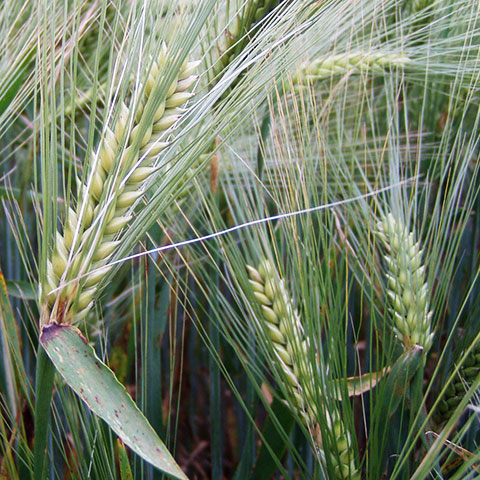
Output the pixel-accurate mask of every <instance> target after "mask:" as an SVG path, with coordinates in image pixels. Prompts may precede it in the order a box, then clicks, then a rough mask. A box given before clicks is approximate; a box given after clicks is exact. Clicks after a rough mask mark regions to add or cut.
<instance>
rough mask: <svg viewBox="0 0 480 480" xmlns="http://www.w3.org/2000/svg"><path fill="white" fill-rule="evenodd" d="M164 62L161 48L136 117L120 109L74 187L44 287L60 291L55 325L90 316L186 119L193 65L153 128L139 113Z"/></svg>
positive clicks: (54, 297) (53, 300)
mask: <svg viewBox="0 0 480 480" xmlns="http://www.w3.org/2000/svg"><path fill="white" fill-rule="evenodd" d="M167 57H168V52H167V48H166V45H165V44H164V45H163V46H162V49H161V53H160V55H159V58H158V59H157V61H155V62H154V63H153V65H152V68H151V72H150V75H149V77H148V79H147V81H146V83H145V89H144V92H145V93H144V97H143V98H142V99H141V101H140V102H138V107H135V110H133V108H134V107H133V101H132V108H130V107H128V106H127V105H126V104H122V105H121V106H120V112H119V114H118V117H117V119H116V122H115V125H114V126H113V128H111V129H109V128H106V130H105V132H104V136H103V140H102V142H101V144H100V145H99V147H98V149H97V151H96V152H95V154H94V155H95V157H94V160H93V162H92V169H91V170H90V172H89V174H88V175H87V176H86V178H87V182H86V183H83V182H81V181H80V180H77V185H78V203H77V205H76V207H70V208H68V210H67V215H66V219H65V222H64V229H63V232H61V233H60V232H57V235H56V242H55V247H54V250H53V253H52V257H51V259H50V261H49V262H48V266H47V279H48V285H45V286H44V288H43V291H44V292H45V293H47V294H48V292H51V290H53V289H59V290H57V292H55V294H50V295H48V304H49V306H50V308H52V309H53V308H55V309H56V312H54V313H53V315H54V317H53V318H55V321H57V322H58V323H61V322H67V323H70V322H72V321H78V320H80V319H82V318H84V317H85V316H86V315H87V314H88V312H89V310H90V309H91V307H92V305H93V301H94V299H95V297H96V295H97V287H98V284H99V282H100V281H101V280H102V279H103V278H104V277H105V275H106V274H107V273H108V271H109V266H108V262H109V259H110V258H111V257H112V255H113V254H114V253H115V251H116V249H117V247H118V245H119V243H120V238H121V233H122V230H123V229H124V228H125V226H126V225H128V222H129V221H130V219H131V217H132V215H131V213H132V210H133V208H134V206H135V203H136V202H137V201H138V200H139V199H140V198H141V196H142V195H143V193H144V190H145V184H146V182H147V181H148V180H149V178H150V176H151V175H152V174H153V173H154V172H155V171H156V170H157V168H156V167H155V166H153V164H154V162H155V159H156V157H157V155H158V154H159V153H161V151H162V149H163V148H165V147H166V146H167V145H168V143H167V141H166V140H167V135H168V134H169V133H170V131H171V129H172V127H173V125H174V124H175V122H177V121H178V119H179V118H180V116H181V115H182V112H183V111H182V110H181V109H180V107H181V106H182V105H184V104H185V102H187V101H188V100H189V99H190V98H191V96H192V95H193V94H192V93H190V92H188V91H187V90H188V88H190V87H191V86H192V85H193V84H194V83H195V81H196V79H197V76H196V75H194V74H193V72H194V70H195V68H196V67H197V66H198V62H184V64H183V65H182V67H181V68H180V70H179V72H178V76H177V78H176V79H175V80H174V81H173V82H172V84H171V85H170V88H169V89H168V92H167V95H166V98H165V100H164V101H163V102H162V103H161V104H160V105H159V106H158V107H157V108H156V112H155V114H154V118H153V123H150V124H147V123H148V122H147V121H145V118H144V115H145V112H144V107H143V106H144V105H146V104H147V102H148V101H149V98H150V95H151V94H152V91H153V89H154V88H155V86H156V85H157V84H158V83H159V82H161V81H162V71H163V70H164V67H165V65H166V62H167V61H168V58H167ZM94 222H95V225H94ZM88 272H92V273H91V274H90V275H89V274H88ZM79 275H82V279H81V280H80V281H75V282H72V283H70V284H69V285H68V286H66V287H62V288H59V287H60V286H61V285H62V284H63V283H66V282H68V281H70V280H73V279H76V278H77V277H78V276H79ZM85 275H86V276H85Z"/></svg>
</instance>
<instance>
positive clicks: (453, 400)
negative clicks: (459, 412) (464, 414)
mask: <svg viewBox="0 0 480 480" xmlns="http://www.w3.org/2000/svg"><path fill="white" fill-rule="evenodd" d="M464 355H465V352H462V354H461V355H460V358H463V356H464ZM479 370H480V342H477V344H476V345H475V346H474V347H473V349H472V350H471V351H470V353H469V354H468V356H467V358H466V359H465V361H464V362H463V363H462V366H461V367H460V368H459V370H458V372H457V374H456V375H455V378H453V379H452V381H451V382H450V383H449V384H448V387H447V389H446V391H445V394H444V395H443V396H442V398H441V400H440V403H439V405H438V407H437V410H436V411H435V413H434V415H433V421H434V422H435V425H436V427H437V429H441V428H442V426H443V425H444V424H445V423H446V422H447V421H448V420H450V418H451V417H452V415H453V414H454V412H455V409H456V408H457V407H458V405H459V404H460V402H461V401H462V399H463V397H464V396H465V393H466V392H467V391H468V389H469V388H470V387H471V386H472V384H473V382H474V381H475V379H476V378H477V376H478V372H479Z"/></svg>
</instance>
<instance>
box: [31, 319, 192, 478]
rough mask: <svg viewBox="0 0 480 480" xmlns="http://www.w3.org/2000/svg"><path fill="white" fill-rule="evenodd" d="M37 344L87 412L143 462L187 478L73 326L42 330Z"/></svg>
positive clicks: (128, 397) (125, 393) (132, 402)
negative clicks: (98, 419)
mask: <svg viewBox="0 0 480 480" xmlns="http://www.w3.org/2000/svg"><path fill="white" fill-rule="evenodd" d="M40 342H41V343H42V345H43V348H44V349H45V351H46V352H47V354H48V356H49V357H50V359H51V360H52V362H53V364H54V365H55V368H56V369H57V371H58V373H60V375H61V376H62V377H63V379H64V380H65V381H66V382H67V384H68V385H69V386H70V388H72V390H74V391H75V393H76V394H77V395H78V396H79V397H80V398H81V399H82V400H83V401H84V402H85V403H86V404H87V405H88V407H89V408H90V410H92V412H94V413H95V414H96V415H98V416H99V417H100V418H102V419H103V420H104V421H105V422H107V424H108V425H109V426H110V428H111V429H112V430H113V431H114V432H115V433H116V434H117V435H118V436H119V437H120V438H121V439H122V441H123V442H124V443H125V445H128V446H129V447H130V448H131V449H132V450H133V451H134V452H136V453H137V454H138V455H140V456H141V457H142V458H143V459H144V460H146V461H147V462H149V463H151V464H152V465H154V466H155V467H156V468H158V469H159V470H161V471H162V472H164V473H167V474H168V475H170V476H171V477H173V478H177V479H182V480H183V479H186V478H187V477H186V476H185V474H184V473H183V472H182V470H181V469H180V467H179V466H178V465H177V463H176V462H175V460H174V459H173V457H172V456H171V455H170V452H169V451H168V450H167V448H166V447H165V445H164V444H163V442H162V441H161V440H160V438H159V437H158V435H157V434H156V433H155V431H154V430H153V428H152V427H151V425H150V424H149V423H148V421H147V419H146V418H145V417H144V416H143V414H142V412H141V411H140V410H139V408H138V407H137V405H136V404H135V402H134V401H133V400H132V397H130V395H129V394H128V393H127V392H126V390H125V388H124V387H123V385H121V384H120V383H119V381H118V380H117V378H116V377H115V374H114V373H113V372H112V370H110V369H109V368H108V367H107V366H106V365H105V364H104V363H103V362H102V361H101V360H100V359H99V358H98V357H97V355H96V354H95V351H94V349H93V348H92V347H91V346H90V345H88V343H87V341H86V340H85V338H84V337H83V336H82V334H81V332H80V330H78V328H76V327H74V326H72V325H57V324H50V325H46V326H44V327H43V328H42V334H41V336H40Z"/></svg>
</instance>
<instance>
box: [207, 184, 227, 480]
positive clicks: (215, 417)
mask: <svg viewBox="0 0 480 480" xmlns="http://www.w3.org/2000/svg"><path fill="white" fill-rule="evenodd" d="M214 201H215V203H216V205H217V208H219V204H220V197H219V194H218V193H217V194H216V195H215V197H214ZM212 260H213V261H214V262H215V263H214V264H215V265H220V261H221V260H220V255H219V253H218V250H217V249H215V251H214V252H213V253H212ZM210 281H211V284H212V285H215V287H216V289H217V290H219V289H220V277H219V274H218V270H217V268H213V269H212V270H211V271H210ZM219 308H220V305H219V302H218V297H217V296H214V297H213V298H212V299H211V302H210V303H209V323H208V325H209V327H208V328H209V332H208V333H209V337H210V341H211V342H212V348H213V351H214V352H217V353H218V355H220V332H219V330H218V326H217V325H216V324H215V322H214V321H213V318H214V315H215V312H218V311H219ZM208 370H209V375H210V391H209V396H210V438H211V458H212V477H211V478H212V480H217V479H218V480H220V479H221V478H222V471H223V465H222V424H221V422H222V417H221V413H220V412H221V401H220V368H219V366H218V364H217V359H216V357H215V354H214V353H213V352H212V354H210V355H209V357H208Z"/></svg>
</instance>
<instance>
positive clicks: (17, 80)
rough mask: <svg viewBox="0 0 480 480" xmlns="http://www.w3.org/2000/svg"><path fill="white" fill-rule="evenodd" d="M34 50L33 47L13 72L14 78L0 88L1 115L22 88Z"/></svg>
mask: <svg viewBox="0 0 480 480" xmlns="http://www.w3.org/2000/svg"><path fill="white" fill-rule="evenodd" d="M33 54H34V50H33V49H32V50H31V51H30V53H29V54H28V55H26V57H25V59H24V60H23V62H22V63H21V64H20V65H19V66H18V67H17V70H16V71H15V73H14V74H13V80H12V81H11V82H10V83H8V84H6V85H5V86H4V87H2V88H0V115H2V114H3V112H4V111H5V110H6V109H7V108H8V106H9V105H10V103H11V101H12V100H13V99H14V98H15V95H16V94H17V92H18V91H19V90H20V87H21V86H22V84H23V82H24V80H25V71H26V69H27V67H28V66H29V65H30V62H31V60H32V58H33Z"/></svg>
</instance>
